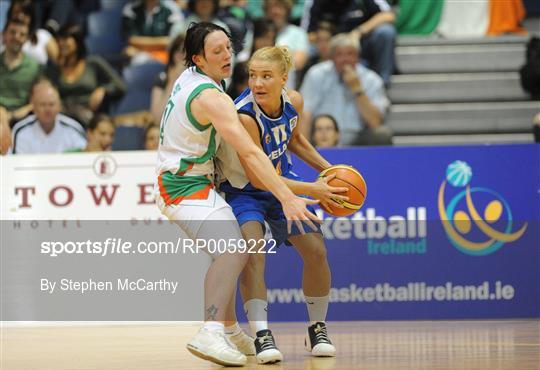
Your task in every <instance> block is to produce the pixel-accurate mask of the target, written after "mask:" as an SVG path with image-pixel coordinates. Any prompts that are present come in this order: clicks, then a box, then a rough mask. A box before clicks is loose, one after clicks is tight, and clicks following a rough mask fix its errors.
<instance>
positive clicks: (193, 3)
mask: <svg viewBox="0 0 540 370" xmlns="http://www.w3.org/2000/svg"><path fill="white" fill-rule="evenodd" d="M218 10H219V0H189V2H188V16H187V17H186V18H185V19H184V20H183V21H180V22H176V23H175V24H174V26H173V27H172V28H171V32H170V36H171V37H176V36H177V35H179V34H184V35H185V34H186V32H187V29H188V27H189V25H190V24H191V23H192V22H211V23H214V24H217V25H218V26H221V27H223V28H224V29H225V30H227V32H230V30H229V26H227V25H226V24H225V23H224V22H222V21H221V20H219V19H218V18H217V13H218Z"/></svg>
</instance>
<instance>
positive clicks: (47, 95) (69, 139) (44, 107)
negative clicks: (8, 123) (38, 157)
mask: <svg viewBox="0 0 540 370" xmlns="http://www.w3.org/2000/svg"><path fill="white" fill-rule="evenodd" d="M30 102H31V103H32V107H33V114H31V115H29V116H28V117H26V118H24V119H23V120H21V121H19V122H17V123H15V125H14V126H13V136H12V141H13V144H12V145H13V146H12V153H13V154H38V153H62V152H65V151H66V150H68V149H73V148H82V147H85V146H86V136H85V133H84V129H83V127H82V126H81V124H80V123H79V122H77V121H75V120H74V119H72V118H69V117H67V116H65V115H63V114H62V113H60V106H61V102H60V95H59V94H58V90H57V89H56V88H55V87H54V86H53V85H52V84H51V82H50V81H49V80H46V79H44V78H41V79H38V80H37V81H36V82H35V84H34V85H33V86H32V88H31V89H30Z"/></svg>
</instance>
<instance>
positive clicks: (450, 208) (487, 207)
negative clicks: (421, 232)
mask: <svg viewBox="0 0 540 370" xmlns="http://www.w3.org/2000/svg"><path fill="white" fill-rule="evenodd" d="M471 178H472V169H471V167H470V166H469V165H468V164H467V163H466V162H463V161H455V162H453V163H451V164H450V165H449V166H448V167H447V169H446V180H444V181H443V182H442V183H441V186H440V188H439V195H438V201H437V204H438V208H439V216H440V218H441V222H442V224H443V227H444V230H445V232H446V235H447V236H448V238H449V239H450V242H451V243H452V244H453V245H454V246H455V247H456V248H457V249H458V250H460V251H461V252H463V253H465V254H469V255H472V256H485V255H488V254H491V253H493V252H495V251H497V250H498V249H499V248H501V247H502V246H503V245H504V244H505V243H510V242H513V241H516V240H518V239H519V238H521V236H522V235H523V233H524V232H525V230H526V229H527V223H524V224H523V225H522V226H521V227H520V228H519V229H518V227H515V226H514V221H513V216H512V210H511V208H510V205H509V204H508V202H507V201H506V200H505V199H504V198H503V197H502V196H501V195H500V194H499V193H497V192H496V191H494V190H491V189H488V188H485V187H471V186H470V182H471ZM447 184H450V186H452V187H454V188H456V190H458V191H459V192H458V193H457V194H455V195H454V196H453V197H452V198H451V199H450V201H449V202H448V203H447V204H445V193H446V192H447V191H446V185H447ZM450 192H451V190H450V187H449V190H448V193H450ZM473 196H474V198H475V201H473ZM479 199H480V200H479ZM479 207H482V208H479ZM478 209H483V215H481V214H480V213H479V212H478Z"/></svg>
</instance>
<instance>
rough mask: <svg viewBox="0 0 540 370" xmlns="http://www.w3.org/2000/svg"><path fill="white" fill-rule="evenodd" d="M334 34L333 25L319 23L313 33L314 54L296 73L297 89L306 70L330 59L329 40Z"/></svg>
mask: <svg viewBox="0 0 540 370" xmlns="http://www.w3.org/2000/svg"><path fill="white" fill-rule="evenodd" d="M334 34H335V27H334V25H333V24H331V23H328V22H320V23H319V25H318V27H317V30H316V31H315V32H314V37H315V40H314V44H315V50H314V53H313V54H312V55H311V56H310V57H309V59H308V61H307V63H306V65H305V66H304V68H302V69H301V70H300V71H298V72H297V73H296V80H297V88H300V86H302V81H303V80H304V76H305V75H306V72H307V71H308V69H310V68H311V67H313V66H314V65H315V64H317V63H320V62H324V61H325V60H329V59H330V39H332V36H334Z"/></svg>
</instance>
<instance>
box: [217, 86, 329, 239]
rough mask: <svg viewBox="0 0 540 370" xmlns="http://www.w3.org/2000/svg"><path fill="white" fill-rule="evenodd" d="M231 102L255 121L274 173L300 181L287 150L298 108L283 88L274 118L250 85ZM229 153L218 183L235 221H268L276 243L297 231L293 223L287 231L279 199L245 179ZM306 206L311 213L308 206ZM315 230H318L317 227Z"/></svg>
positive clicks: (235, 160) (233, 157) (236, 158)
mask: <svg viewBox="0 0 540 370" xmlns="http://www.w3.org/2000/svg"><path fill="white" fill-rule="evenodd" d="M235 105H236V109H237V110H238V113H239V114H247V115H248V116H250V117H252V118H253V119H254V120H255V122H256V123H257V127H258V128H259V138H260V143H261V146H262V148H263V150H264V152H265V153H266V155H267V156H268V158H269V159H270V160H271V161H272V164H273V165H274V168H275V169H276V172H277V173H278V175H280V176H284V177H287V178H289V179H293V180H298V181H301V179H300V178H299V177H298V176H297V175H296V174H295V173H294V172H293V171H292V164H291V160H290V157H289V154H288V152H287V147H288V145H289V141H290V140H291V137H292V133H293V130H294V129H295V127H296V125H297V123H298V112H297V111H296V109H295V108H294V106H293V105H292V103H291V101H290V99H289V96H288V95H287V92H286V91H285V90H283V92H282V94H281V107H282V109H281V115H280V116H279V117H277V118H271V117H268V115H267V114H265V112H264V111H263V110H262V109H261V108H260V107H259V106H258V105H257V103H256V102H255V98H254V96H253V95H252V94H251V90H250V89H246V90H245V91H244V92H243V93H242V94H241V95H240V96H239V97H238V98H237V99H236V100H235ZM224 148H226V146H224ZM232 153H234V151H229V155H224V156H223V158H222V160H221V162H222V165H221V167H222V168H223V169H224V171H223V172H224V174H225V177H226V178H227V179H228V181H226V182H224V183H223V184H221V185H220V190H221V191H223V192H224V193H225V199H226V200H227V203H229V205H230V206H231V208H232V210H233V212H234V215H235V217H236V219H237V220H238V223H239V224H240V225H243V224H244V223H246V222H249V221H257V222H259V223H261V224H262V225H264V224H265V222H266V223H268V225H270V228H271V230H272V235H273V237H274V239H276V241H277V244H278V245H279V244H281V243H282V242H284V241H285V240H287V238H288V237H289V236H290V235H298V234H300V230H299V229H298V228H297V227H296V225H293V226H292V231H291V233H288V232H287V220H286V218H285V215H284V214H283V208H282V206H281V203H280V202H279V201H278V200H277V199H276V198H275V197H274V195H273V194H272V193H270V192H267V191H262V190H258V189H256V188H255V187H254V186H253V185H252V184H251V183H249V180H248V179H247V177H246V176H245V173H244V172H243V169H242V167H241V164H240V162H239V160H238V157H236V154H234V155H231V154H232ZM224 162H225V163H224ZM232 184H235V186H233V185H232ZM308 209H309V210H310V211H311V212H313V213H315V210H314V209H313V208H312V207H311V206H308ZM304 229H305V230H306V231H307V232H310V231H311V229H310V228H309V227H308V226H307V225H306V226H304ZM317 232H320V228H319V227H318V231H317Z"/></svg>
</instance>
